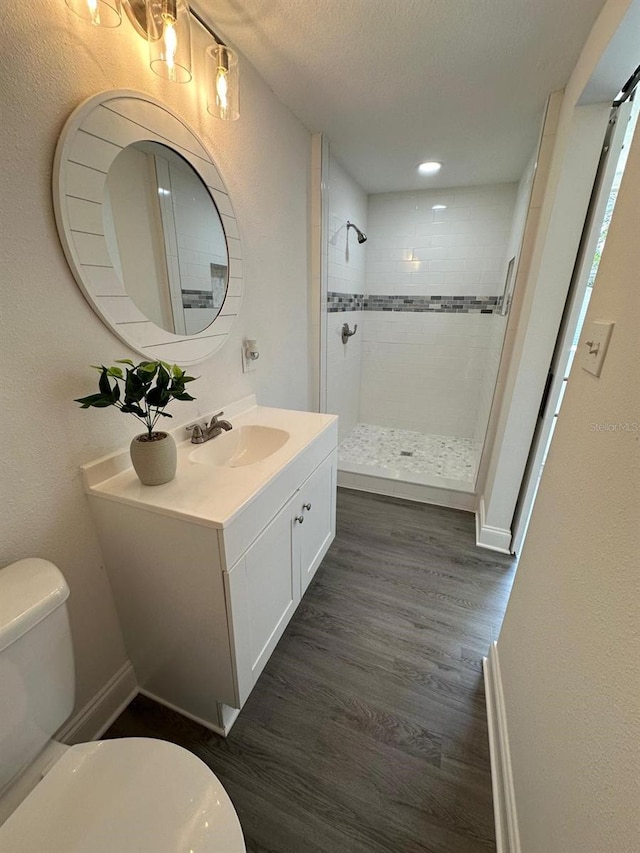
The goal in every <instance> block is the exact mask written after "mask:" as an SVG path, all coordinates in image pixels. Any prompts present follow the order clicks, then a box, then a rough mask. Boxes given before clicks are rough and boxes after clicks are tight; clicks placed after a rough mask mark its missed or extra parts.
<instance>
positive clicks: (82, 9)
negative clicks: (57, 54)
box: [65, 0, 122, 27]
mask: <svg viewBox="0 0 640 853" xmlns="http://www.w3.org/2000/svg"><path fill="white" fill-rule="evenodd" d="M65 2H66V4H67V6H68V7H69V8H70V9H71V11H72V12H75V13H76V15H78V17H79V18H82V20H83V21H88V22H89V23H90V24H93V25H94V26H95V27H119V26H120V23H121V21H122V15H121V13H120V0H65Z"/></svg>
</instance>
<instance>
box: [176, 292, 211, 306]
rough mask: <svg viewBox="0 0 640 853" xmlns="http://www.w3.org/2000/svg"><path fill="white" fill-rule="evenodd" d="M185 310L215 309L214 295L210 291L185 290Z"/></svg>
mask: <svg viewBox="0 0 640 853" xmlns="http://www.w3.org/2000/svg"><path fill="white" fill-rule="evenodd" d="M182 306H183V308H213V307H214V304H213V293H212V292H211V291H210V290H183V291H182Z"/></svg>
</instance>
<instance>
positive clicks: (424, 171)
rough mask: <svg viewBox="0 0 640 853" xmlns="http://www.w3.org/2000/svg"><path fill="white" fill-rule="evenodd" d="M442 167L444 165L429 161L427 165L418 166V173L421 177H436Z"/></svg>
mask: <svg viewBox="0 0 640 853" xmlns="http://www.w3.org/2000/svg"><path fill="white" fill-rule="evenodd" d="M441 167H442V163H438V161H437V160H428V161H427V162H426V163H420V165H419V166H418V171H419V172H420V174H421V175H435V173H436V172H439V171H440V169H441Z"/></svg>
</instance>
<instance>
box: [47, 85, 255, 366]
mask: <svg viewBox="0 0 640 853" xmlns="http://www.w3.org/2000/svg"><path fill="white" fill-rule="evenodd" d="M53 203H54V209H55V214H56V223H57V225H58V232H59V234H60V241H61V243H62V247H63V249H64V252H65V255H66V257H67V260H68V262H69V266H70V267H71V270H72V272H73V274H74V276H75V279H76V281H77V282H78V285H79V286H80V288H81V290H82V292H83V293H84V295H85V296H86V298H87V300H88V301H89V303H90V304H91V306H92V307H93V309H94V310H95V312H96V313H97V314H98V316H99V317H100V318H101V319H102V320H103V321H104V323H105V324H106V325H107V326H108V327H109V328H110V329H111V331H112V332H113V333H114V334H116V335H117V336H118V337H119V338H120V339H121V340H122V341H124V342H125V343H126V344H127V345H128V346H130V347H131V348H132V349H134V350H136V351H137V352H139V353H141V354H142V355H145V356H147V358H150V359H158V358H161V359H164V360H165V361H169V362H172V363H177V364H182V365H188V364H196V363H197V362H199V361H203V360H204V359H205V358H209V356H211V355H213V353H215V352H216V351H217V350H218V349H219V348H220V347H221V346H222V345H223V344H224V342H225V341H226V340H227V339H228V337H229V333H230V331H231V327H232V325H233V322H234V320H235V318H236V317H237V315H238V312H239V311H240V306H241V303H242V284H243V281H242V249H241V245H240V234H239V232H238V223H237V221H236V218H235V214H234V211H233V206H232V204H231V199H230V198H229V193H228V191H227V188H226V187H225V184H224V181H223V180H222V177H221V175H220V173H219V172H218V170H217V168H216V165H215V163H214V162H213V160H212V158H211V155H210V154H209V152H208V150H207V148H206V147H205V145H204V144H203V143H202V141H201V140H200V139H199V137H198V136H197V135H196V134H195V133H194V131H193V130H192V129H191V128H190V127H189V125H187V124H186V123H185V122H184V121H183V120H182V119H181V118H179V117H178V116H177V115H176V114H175V113H174V112H173V111H172V110H170V109H169V108H168V107H167V106H165V105H164V104H162V103H160V102H159V101H156V100H155V99H153V98H150V97H149V96H148V95H142V94H140V93H138V92H132V91H129V90H120V91H114V92H104V93H102V94H100V95H96V96H95V97H93V98H89V100H87V101H85V102H84V103H83V104H81V105H80V106H79V107H78V108H77V109H76V110H74V112H73V113H72V114H71V116H70V117H69V119H68V120H67V123H66V124H65V126H64V128H63V130H62V133H61V135H60V139H59V141H58V146H57V148H56V157H55V161H54V169H53Z"/></svg>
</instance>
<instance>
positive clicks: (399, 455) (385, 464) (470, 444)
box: [338, 424, 482, 485]
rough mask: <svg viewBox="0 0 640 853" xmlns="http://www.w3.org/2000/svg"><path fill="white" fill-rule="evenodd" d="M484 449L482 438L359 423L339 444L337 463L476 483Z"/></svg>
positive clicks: (393, 473) (398, 474)
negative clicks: (457, 436)
mask: <svg viewBox="0 0 640 853" xmlns="http://www.w3.org/2000/svg"><path fill="white" fill-rule="evenodd" d="M481 449H482V442H480V441H475V440H473V439H470V438H455V437H453V436H448V435H429V434H427V433H421V432H412V431H410V430H406V429H393V428H391V427H383V426H374V425H373V424H358V425H357V426H355V427H354V428H353V429H352V430H351V432H350V433H349V435H348V436H347V437H346V438H345V439H344V440H343V441H342V442H341V444H340V447H339V448H338V466H339V468H340V469H342V470H345V471H349V470H358V469H360V466H365V467H369V468H371V469H372V472H373V469H377V471H379V470H380V469H385V470H388V471H389V472H390V474H391V476H394V477H396V478H398V477H400V478H402V479H405V478H406V479H407V480H411V479H412V475H416V474H417V475H427V476H429V477H433V478H442V479H444V480H455V481H459V482H460V484H461V485H462V484H463V483H465V484H468V485H473V483H474V481H475V476H476V470H477V468H478V462H479V459H480V451H481Z"/></svg>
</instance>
